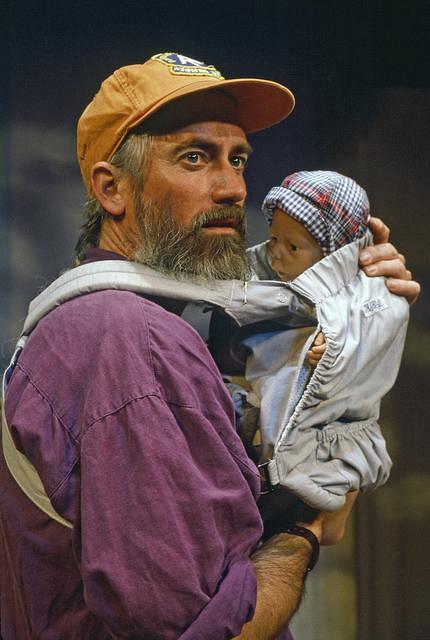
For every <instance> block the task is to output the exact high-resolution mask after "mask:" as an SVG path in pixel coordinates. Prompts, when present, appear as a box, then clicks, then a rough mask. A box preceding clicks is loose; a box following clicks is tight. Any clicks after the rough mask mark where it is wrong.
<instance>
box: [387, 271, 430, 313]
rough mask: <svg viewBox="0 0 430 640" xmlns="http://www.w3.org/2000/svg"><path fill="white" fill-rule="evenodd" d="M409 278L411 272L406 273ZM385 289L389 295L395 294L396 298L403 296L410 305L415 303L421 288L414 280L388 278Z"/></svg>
mask: <svg viewBox="0 0 430 640" xmlns="http://www.w3.org/2000/svg"><path fill="white" fill-rule="evenodd" d="M407 273H408V274H409V276H411V272H410V271H407ZM386 284H387V287H388V289H389V290H390V291H391V293H395V294H396V295H398V296H403V297H405V298H406V300H407V301H408V302H409V304H410V305H412V304H414V303H415V302H416V301H417V298H418V296H419V295H420V292H421V286H420V285H419V283H418V282H415V280H399V279H397V278H388V280H387V283H386Z"/></svg>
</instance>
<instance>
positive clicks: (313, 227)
mask: <svg viewBox="0 0 430 640" xmlns="http://www.w3.org/2000/svg"><path fill="white" fill-rule="evenodd" d="M276 208H279V209H282V211H285V213H288V215H290V216H291V217H292V218H295V219H296V220H297V221H298V222H300V223H301V224H303V225H304V226H305V227H306V229H307V230H308V231H309V233H311V234H312V236H313V237H314V238H315V240H316V241H317V242H318V244H319V245H320V247H321V249H322V251H323V253H324V255H327V254H329V253H333V251H336V249H339V248H340V247H343V245H345V244H348V243H349V242H352V241H353V240H356V239H357V238H361V237H362V236H363V235H364V233H365V231H366V229H367V222H368V220H369V201H368V199H367V195H366V192H365V191H364V189H362V188H361V187H360V186H359V185H358V184H357V183H356V182H354V180H352V179H351V178H347V177H346V176H342V175H341V174H340V173H335V172H334V171H299V172H298V173H293V174H292V175H290V176H287V177H286V178H285V180H284V181H283V182H282V184H281V186H280V187H273V188H272V189H271V190H270V191H269V193H268V194H267V196H266V197H265V199H264V202H263V206H262V210H263V213H264V215H265V217H266V219H267V221H268V222H269V224H270V223H271V221H272V215H273V211H274V209H276Z"/></svg>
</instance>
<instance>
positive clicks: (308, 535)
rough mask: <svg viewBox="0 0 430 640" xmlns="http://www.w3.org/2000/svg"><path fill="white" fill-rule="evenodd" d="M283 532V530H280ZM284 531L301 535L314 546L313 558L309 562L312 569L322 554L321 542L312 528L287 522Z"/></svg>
mask: <svg viewBox="0 0 430 640" xmlns="http://www.w3.org/2000/svg"><path fill="white" fill-rule="evenodd" d="M278 533H281V531H278ZM282 533H289V534H290V535H293V536H300V537H302V538H305V539H306V540H307V541H308V542H309V543H310V545H311V547H312V554H311V559H310V560H309V564H308V568H307V570H308V571H312V569H313V568H314V566H315V565H316V563H317V562H318V558H319V555H320V543H319V540H318V538H317V537H316V535H315V534H314V533H313V532H312V531H311V530H310V529H306V527H300V526H299V525H298V524H294V523H292V524H287V525H285V526H284V527H283V528H282Z"/></svg>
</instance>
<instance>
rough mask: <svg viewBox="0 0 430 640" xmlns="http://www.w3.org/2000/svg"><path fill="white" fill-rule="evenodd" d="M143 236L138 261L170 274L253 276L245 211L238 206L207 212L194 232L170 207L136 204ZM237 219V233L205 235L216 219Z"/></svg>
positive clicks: (207, 277)
mask: <svg viewBox="0 0 430 640" xmlns="http://www.w3.org/2000/svg"><path fill="white" fill-rule="evenodd" d="M136 219H137V223H138V225H139V231H140V235H141V242H140V246H139V247H138V248H137V250H136V251H135V254H134V259H135V260H136V262H139V263H141V264H145V265H147V266H149V267H152V268H153V269H156V270H157V271H160V272H162V273H165V274H168V275H175V276H179V275H185V276H194V277H196V278H201V279H205V280H234V279H238V280H246V279H248V278H249V275H250V268H249V264H248V259H247V256H246V253H245V249H246V244H245V235H246V218H245V211H244V209H243V208H242V207H238V206H225V207H222V208H220V207H216V208H213V209H207V210H206V211H203V212H202V213H201V214H199V215H198V216H196V217H195V218H194V220H193V224H192V227H191V229H184V228H183V227H180V226H179V225H178V223H177V222H176V221H175V219H174V218H173V216H172V214H171V210H170V207H169V205H168V204H166V205H165V206H164V207H162V208H161V207H158V206H155V205H153V204H150V203H145V202H143V201H140V202H136ZM220 219H225V220H231V219H234V220H237V221H239V223H240V224H239V227H238V230H237V231H236V232H235V233H234V234H228V235H227V234H221V233H220V234H216V233H205V232H204V231H202V226H203V225H204V224H206V223H208V222H211V221H214V220H220Z"/></svg>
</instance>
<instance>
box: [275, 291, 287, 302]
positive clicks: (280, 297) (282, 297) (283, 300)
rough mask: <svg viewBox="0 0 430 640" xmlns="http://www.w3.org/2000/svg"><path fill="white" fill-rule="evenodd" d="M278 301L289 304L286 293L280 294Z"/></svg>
mask: <svg viewBox="0 0 430 640" xmlns="http://www.w3.org/2000/svg"><path fill="white" fill-rule="evenodd" d="M277 301H278V302H280V303H281V304H285V303H286V302H288V296H287V295H286V294H285V293H278V297H277Z"/></svg>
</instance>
